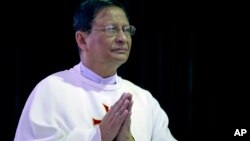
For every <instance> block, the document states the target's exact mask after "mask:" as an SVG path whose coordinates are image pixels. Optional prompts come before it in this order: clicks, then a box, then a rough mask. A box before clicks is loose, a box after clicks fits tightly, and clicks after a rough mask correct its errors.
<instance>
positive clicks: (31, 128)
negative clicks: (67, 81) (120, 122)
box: [14, 81, 101, 141]
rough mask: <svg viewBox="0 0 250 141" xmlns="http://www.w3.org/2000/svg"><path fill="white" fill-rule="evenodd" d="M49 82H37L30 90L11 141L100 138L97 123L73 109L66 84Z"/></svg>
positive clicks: (75, 140)
mask: <svg viewBox="0 0 250 141" xmlns="http://www.w3.org/2000/svg"><path fill="white" fill-rule="evenodd" d="M50 83H51V82H47V81H46V82H42V83H41V84H38V85H37V86H36V88H35V89H34V90H33V91H32V93H31V94H30V96H29V98H28V99H27V102H26V104H25V106H24V109H23V112H22V114H21V117H20V120H19V123H18V126H17V129H16V134H15V138H14V141H101V133H100V129H99V126H98V125H97V126H93V125H90V124H88V123H87V121H83V120H81V116H78V115H77V112H75V111H76V110H75V107H77V106H75V105H76V104H75V103H76V102H75V103H74V100H72V99H73V98H72V96H69V97H67V95H68V93H67V92H65V91H66V90H67V89H66V88H65V87H67V86H63V85H61V84H57V83H56V84H55V83H54V82H53V84H52V85H51V84H50ZM60 89H61V90H60ZM69 94H71V93H69ZM65 96H66V97H65ZM68 101H69V102H68ZM67 102H68V103H67ZM72 105H73V106H72ZM78 107H79V106H78ZM81 108H82V107H79V109H81ZM85 122H86V124H85ZM76 123H79V124H76Z"/></svg>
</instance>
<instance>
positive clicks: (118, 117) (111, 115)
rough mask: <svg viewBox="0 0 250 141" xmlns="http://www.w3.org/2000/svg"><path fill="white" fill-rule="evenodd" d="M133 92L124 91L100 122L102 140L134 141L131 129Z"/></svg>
mask: <svg viewBox="0 0 250 141" xmlns="http://www.w3.org/2000/svg"><path fill="white" fill-rule="evenodd" d="M132 105H133V101H132V94H130V93H123V94H122V96H121V97H120V98H119V100H118V101H117V102H116V103H115V104H114V105H112V106H111V108H110V110H109V111H108V112H107V113H106V115H105V116H104V117H103V119H102V122H101V123H100V125H99V126H100V131H101V138H102V141H113V140H115V141H133V136H132V134H131V131H130V124H131V119H130V117H131V114H132V113H131V109H132Z"/></svg>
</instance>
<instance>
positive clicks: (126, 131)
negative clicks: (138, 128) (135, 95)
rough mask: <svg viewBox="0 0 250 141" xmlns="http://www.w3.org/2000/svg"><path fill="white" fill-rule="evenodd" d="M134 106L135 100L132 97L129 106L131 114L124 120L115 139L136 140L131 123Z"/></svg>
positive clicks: (117, 140) (118, 140)
mask: <svg viewBox="0 0 250 141" xmlns="http://www.w3.org/2000/svg"><path fill="white" fill-rule="evenodd" d="M132 106H133V101H132V98H131V100H130V103H129V106H128V111H129V114H128V116H127V117H126V119H125V121H124V122H123V124H122V126H121V128H120V131H119V132H118V134H117V137H116V139H115V141H134V137H133V136H132V134H131V131H130V124H131V118H130V117H131V114H132Z"/></svg>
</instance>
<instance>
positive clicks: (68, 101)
mask: <svg viewBox="0 0 250 141" xmlns="http://www.w3.org/2000/svg"><path fill="white" fill-rule="evenodd" d="M116 80H117V83H116V84H100V83H95V82H94V81H91V80H89V79H87V78H85V77H83V76H82V75H81V74H80V65H79V64H78V65H76V66H74V67H73V68H71V69H70V70H65V71H61V72H57V73H55V74H52V75H50V76H48V77H47V78H45V79H43V80H42V81H41V82H39V83H38V84H37V86H36V87H35V88H34V90H33V91H32V93H31V94H30V96H29V98H28V100H27V102H26V104H25V107H24V109H23V112H22V115H21V117H20V120H19V123H18V127H17V130H16V135H15V139H14V141H101V133H100V129H99V126H98V123H97V124H94V120H95V121H101V119H102V118H103V116H104V115H105V114H106V112H107V110H108V107H110V106H111V105H113V104H114V103H115V102H116V101H117V100H118V99H119V97H120V96H121V95H122V93H123V92H129V93H131V94H133V107H132V115H131V133H132V135H133V137H134V139H135V140H136V141H175V140H176V139H175V138H174V137H173V136H172V134H171V133H170V130H169V128H168V124H169V120H168V116H167V114H166V113H165V112H164V111H163V109H162V108H161V107H160V105H159V103H158V102H157V101H156V99H155V98H154V97H153V96H152V95H151V94H150V93H149V92H148V91H147V90H144V89H142V88H140V87H138V86H136V85H135V84H133V83H131V82H130V81H128V80H125V79H122V78H121V77H119V76H117V78H116Z"/></svg>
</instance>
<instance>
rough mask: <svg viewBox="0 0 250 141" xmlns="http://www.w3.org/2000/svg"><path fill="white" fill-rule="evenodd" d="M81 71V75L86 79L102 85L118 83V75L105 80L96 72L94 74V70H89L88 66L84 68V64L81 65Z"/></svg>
mask: <svg viewBox="0 0 250 141" xmlns="http://www.w3.org/2000/svg"><path fill="white" fill-rule="evenodd" d="M80 70H81V75H83V76H84V77H86V78H88V79H90V80H92V81H94V82H96V83H101V84H115V83H116V78H117V74H115V75H113V76H111V77H107V78H103V77H101V76H99V75H98V74H96V73H95V72H93V71H92V70H90V69H89V68H87V67H86V66H84V65H83V64H82V63H80Z"/></svg>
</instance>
